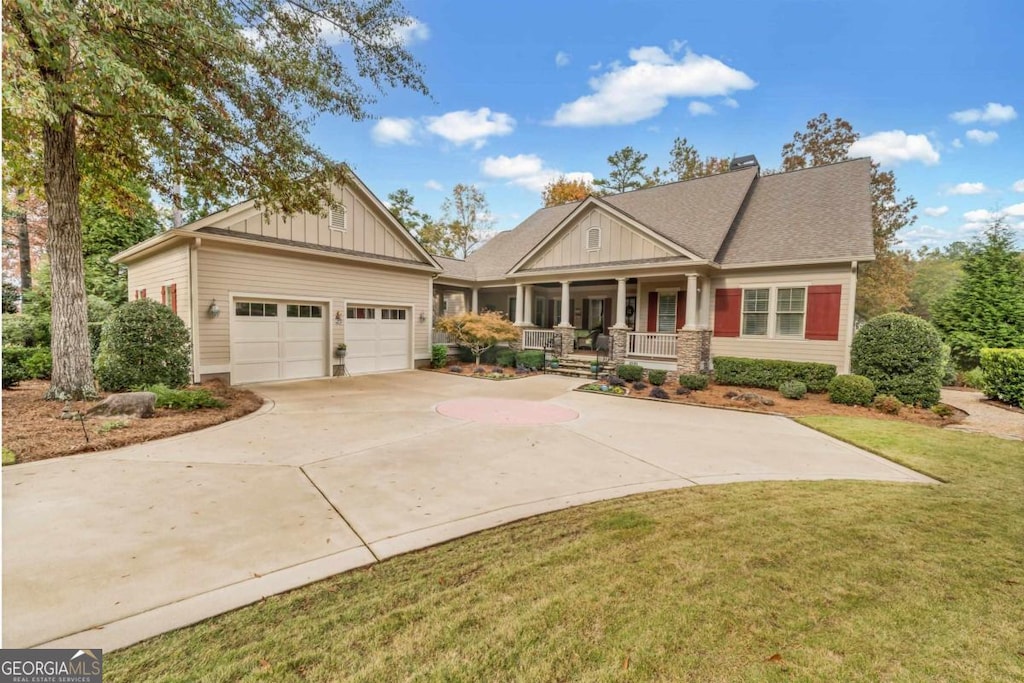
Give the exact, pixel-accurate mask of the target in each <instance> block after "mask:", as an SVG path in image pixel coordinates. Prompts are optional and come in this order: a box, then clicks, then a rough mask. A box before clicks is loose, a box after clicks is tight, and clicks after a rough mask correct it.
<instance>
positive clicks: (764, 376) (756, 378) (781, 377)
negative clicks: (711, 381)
mask: <svg viewBox="0 0 1024 683" xmlns="http://www.w3.org/2000/svg"><path fill="white" fill-rule="evenodd" d="M835 376H836V367H835V366H834V365H828V364H826V363H798V362H795V361H788V360H765V359H762V358H734V357H731V356H716V357H715V381H716V382H717V383H719V384H732V385H735V386H741V387H758V388H760V389H777V388H778V387H779V385H780V384H782V383H783V382H787V381H789V380H792V379H796V380H800V381H801V382H803V383H804V384H806V385H807V389H808V391H812V392H815V393H821V392H823V391H825V390H826V389H827V388H828V383H829V382H830V381H832V378H833V377H835Z"/></svg>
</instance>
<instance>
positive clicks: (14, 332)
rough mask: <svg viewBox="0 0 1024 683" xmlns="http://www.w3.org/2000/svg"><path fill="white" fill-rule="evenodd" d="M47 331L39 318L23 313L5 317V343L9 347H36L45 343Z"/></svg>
mask: <svg viewBox="0 0 1024 683" xmlns="http://www.w3.org/2000/svg"><path fill="white" fill-rule="evenodd" d="M45 334H48V332H46V331H45V330H43V329H41V323H40V321H39V318H37V317H34V316H29V315H25V314H23V313H8V314H5V315H4V343H5V344H7V345H9V346H36V345H37V344H43V343H45V341H46V340H45V338H44V336H45Z"/></svg>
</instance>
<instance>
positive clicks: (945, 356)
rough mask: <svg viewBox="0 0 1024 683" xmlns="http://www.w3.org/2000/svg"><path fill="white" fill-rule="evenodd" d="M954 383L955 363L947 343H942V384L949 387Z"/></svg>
mask: <svg viewBox="0 0 1024 683" xmlns="http://www.w3.org/2000/svg"><path fill="white" fill-rule="evenodd" d="M955 384H956V364H955V363H954V362H953V356H952V351H951V350H950V347H949V344H943V345H942V386H944V387H951V386H953V385H955Z"/></svg>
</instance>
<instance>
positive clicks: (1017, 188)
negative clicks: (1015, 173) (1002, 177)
mask: <svg viewBox="0 0 1024 683" xmlns="http://www.w3.org/2000/svg"><path fill="white" fill-rule="evenodd" d="M1013 191H1014V192H1024V178H1021V179H1020V180H1018V181H1017V182H1015V183H1014V184H1013Z"/></svg>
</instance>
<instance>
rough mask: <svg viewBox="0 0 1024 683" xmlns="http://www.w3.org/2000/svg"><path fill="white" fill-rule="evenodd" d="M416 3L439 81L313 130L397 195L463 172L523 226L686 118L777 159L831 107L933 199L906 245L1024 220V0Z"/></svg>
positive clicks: (915, 191) (656, 150) (728, 151)
mask: <svg viewBox="0 0 1024 683" xmlns="http://www.w3.org/2000/svg"><path fill="white" fill-rule="evenodd" d="M406 7H407V9H408V10H409V12H410V14H411V15H412V16H413V17H415V20H416V23H415V24H414V25H413V26H410V27H408V28H407V29H406V30H405V31H404V35H405V39H406V42H407V44H408V46H409V48H410V50H411V52H412V53H413V54H414V55H415V57H416V58H417V59H418V60H419V61H420V62H421V63H422V64H423V66H424V75H425V79H426V82H427V85H428V87H429V88H430V90H431V95H432V96H431V97H430V98H427V97H423V96H421V95H416V94H413V93H409V92H403V91H391V92H388V93H384V94H382V95H381V96H380V99H379V101H378V102H377V103H376V104H374V105H372V106H371V108H370V111H371V113H372V114H373V115H374V116H375V117H376V119H375V120H371V121H363V122H359V123H354V122H351V121H348V120H343V119H333V118H329V117H325V118H321V119H320V120H319V122H318V124H317V125H316V127H315V129H314V140H315V141H316V142H317V144H319V145H320V146H321V147H322V148H323V149H324V150H325V151H327V152H328V153H329V154H331V155H332V156H334V157H335V158H337V159H342V160H345V161H348V162H349V163H350V164H351V165H352V166H353V168H354V169H355V170H356V172H357V173H358V174H359V176H360V177H361V178H362V179H363V180H364V181H365V182H366V183H367V184H368V185H369V186H370V188H371V189H373V190H374V192H376V193H377V194H378V196H380V197H381V198H382V199H384V198H385V197H386V195H387V194H388V193H389V192H391V191H393V190H395V189H397V188H399V187H405V188H407V189H409V191H410V192H411V193H412V194H413V195H414V196H415V198H416V204H417V206H418V207H419V208H420V209H421V210H425V211H427V212H429V213H431V214H432V215H435V216H436V215H439V214H440V204H441V201H442V200H443V199H444V197H445V196H447V195H448V194H449V193H450V190H451V187H452V186H453V185H454V184H456V183H459V182H463V183H475V184H476V185H477V186H479V187H480V188H481V189H483V190H484V192H485V194H486V196H487V198H488V200H489V203H490V207H491V212H492V214H493V218H494V221H495V224H494V227H495V229H507V228H512V227H515V225H516V224H518V223H519V221H521V220H522V219H523V218H525V217H526V216H528V215H529V214H530V213H532V212H533V211H534V210H536V209H537V208H539V207H540V205H541V200H540V188H541V187H543V185H544V182H545V181H546V180H548V179H550V178H551V177H552V176H553V175H557V173H559V172H562V173H580V174H587V173H590V174H593V175H594V176H596V177H603V176H605V175H606V174H607V170H608V165H607V162H606V158H607V157H608V155H609V154H611V153H613V152H614V151H616V150H618V149H619V148H621V147H624V146H626V145H631V146H633V147H634V148H636V149H638V150H639V151H642V152H646V153H647V154H648V155H649V159H648V162H649V164H650V165H660V166H663V167H664V166H666V165H667V164H668V159H669V150H670V149H671V145H672V141H673V140H674V139H675V138H676V137H680V136H681V137H686V138H688V139H689V141H690V143H691V144H693V145H694V146H696V147H697V149H698V150H700V151H701V153H703V154H715V155H718V156H727V155H733V154H738V155H742V154H756V155H757V158H758V160H759V161H760V162H761V164H762V166H765V167H778V166H779V165H780V151H781V147H782V145H783V144H784V143H785V142H787V141H789V140H790V139H791V138H792V136H793V133H794V132H796V131H798V130H803V128H804V126H805V124H806V122H807V120H808V119H810V118H813V117H814V116H817V115H818V114H820V113H822V112H827V113H828V114H830V115H831V116H833V117H835V116H841V117H843V118H845V119H847V120H848V121H850V122H851V123H852V124H853V125H854V127H855V129H856V130H857V131H858V132H859V133H861V135H862V141H861V143H859V146H858V148H857V149H856V150H855V152H857V153H858V156H864V155H870V156H872V157H873V158H874V159H876V160H877V161H879V162H881V163H882V164H883V165H884V166H885V167H887V168H893V169H895V171H896V175H897V180H898V183H899V186H900V188H901V190H902V193H903V194H904V195H906V194H911V195H913V196H914V197H916V198H917V200H918V203H919V205H918V209H917V216H918V219H917V222H916V223H915V224H914V225H913V226H912V227H909V228H907V229H905V230H904V231H903V233H902V234H901V237H902V238H903V241H904V244H905V245H906V246H908V247H912V248H916V247H918V246H920V245H923V244H926V245H930V246H937V245H942V244H946V243H949V242H951V241H953V240H956V239H964V238H969V237H971V236H973V235H974V234H977V231H978V229H979V228H980V227H982V226H983V225H984V223H985V222H986V221H987V220H988V219H989V218H991V217H992V216H993V215H994V214H997V213H1003V214H1005V215H1006V216H1007V219H1008V221H1010V223H1011V224H1012V225H1014V226H1015V227H1017V228H1018V229H1019V230H1022V231H1024V99H1022V98H1024V54H1022V53H1021V51H1020V30H1021V28H1022V26H1024V2H1021V0H1009V1H1005V2H1004V1H996V0H993V1H988V2H986V1H984V0H982V1H978V2H950V1H943V0H932V1H931V2H905V1H902V0H888V1H887V2H875V1H873V0H870V1H865V0H858V1H856V2H853V1H851V2H840V1H838V0H832V1H825V0H817V1H811V0H762V1H759V2H700V3H698V2H683V1H677V2H646V1H641V0H632V1H625V0H620V1H617V2H616V1H611V0H594V1H591V2H587V3H577V2H546V3H539V2H531V1H523V2H516V3H490V2H479V1H477V2H463V1H461V0H460V1H454V0H453V1H439V0H434V1H427V0H408V1H407V2H406Z"/></svg>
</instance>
